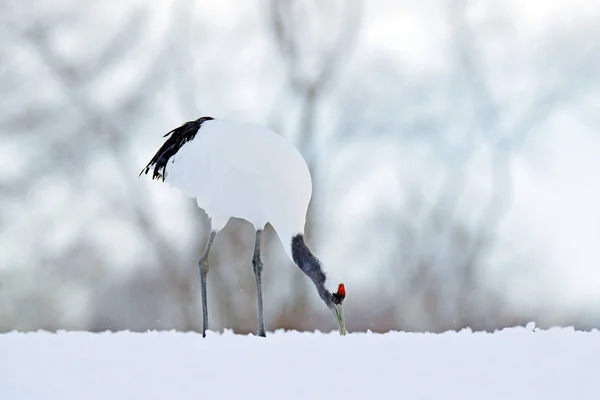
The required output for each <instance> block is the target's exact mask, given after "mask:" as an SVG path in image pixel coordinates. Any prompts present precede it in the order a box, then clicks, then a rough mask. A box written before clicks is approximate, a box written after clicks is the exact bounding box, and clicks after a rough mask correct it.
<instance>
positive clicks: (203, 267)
mask: <svg viewBox="0 0 600 400" xmlns="http://www.w3.org/2000/svg"><path fill="white" fill-rule="evenodd" d="M216 234H217V232H216V231H213V230H211V231H210V236H209V237H208V242H207V243H206V246H205V247H204V251H203V252H202V255H201V256H200V261H198V267H199V268H200V287H201V290H202V337H206V330H207V329H208V305H207V301H206V274H208V269H209V267H210V266H209V265H208V253H209V252H210V247H211V246H212V243H213V240H214V239H215V235H216Z"/></svg>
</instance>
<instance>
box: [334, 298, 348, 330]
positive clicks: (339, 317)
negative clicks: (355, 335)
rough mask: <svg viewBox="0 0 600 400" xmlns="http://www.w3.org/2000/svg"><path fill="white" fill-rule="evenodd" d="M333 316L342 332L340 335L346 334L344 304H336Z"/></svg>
mask: <svg viewBox="0 0 600 400" xmlns="http://www.w3.org/2000/svg"><path fill="white" fill-rule="evenodd" d="M333 315H334V317H335V320H336V322H337V323H338V327H339V330H340V335H342V336H343V335H345V334H346V321H345V320H344V312H343V310H342V304H336V305H335V306H334V307H333Z"/></svg>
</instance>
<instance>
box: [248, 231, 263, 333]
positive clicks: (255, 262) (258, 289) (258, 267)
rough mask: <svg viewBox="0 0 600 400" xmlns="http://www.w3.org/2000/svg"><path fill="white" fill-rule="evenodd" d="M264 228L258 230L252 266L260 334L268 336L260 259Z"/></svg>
mask: <svg viewBox="0 0 600 400" xmlns="http://www.w3.org/2000/svg"><path fill="white" fill-rule="evenodd" d="M261 235H262V229H259V230H257V231H256V241H255V242H254V256H253V257H252V266H253V267H254V277H255V278H256V292H257V293H258V336H263V337H266V336H267V335H266V334H265V323H264V320H263V299H262V278H261V277H262V270H263V263H262V260H261V259H260V236H261Z"/></svg>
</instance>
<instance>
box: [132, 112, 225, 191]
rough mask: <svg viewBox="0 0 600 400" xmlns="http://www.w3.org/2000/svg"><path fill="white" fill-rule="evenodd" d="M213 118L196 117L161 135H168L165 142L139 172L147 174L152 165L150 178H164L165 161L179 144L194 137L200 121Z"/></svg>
mask: <svg viewBox="0 0 600 400" xmlns="http://www.w3.org/2000/svg"><path fill="white" fill-rule="evenodd" d="M212 119H214V118H212V117H202V118H198V119H197V120H195V121H188V122H186V123H185V124H183V125H181V126H180V127H178V128H175V129H173V130H172V131H170V132H168V133H167V134H165V135H164V136H163V137H167V136H170V137H169V138H168V139H167V140H166V141H165V143H164V144H163V145H162V146H161V147H160V149H158V151H157V152H156V154H155V155H154V157H152V159H151V160H150V162H149V163H148V165H146V166H145V167H144V169H142V171H141V172H140V175H138V176H141V175H142V174H148V172H149V171H150V169H151V168H152V167H154V172H153V173H152V179H156V180H158V179H161V178H162V180H163V182H164V180H165V174H166V171H165V168H166V167H167V162H168V161H169V159H170V158H171V157H173V156H174V155H175V154H177V152H178V151H179V149H180V148H181V146H183V145H184V144H186V143H187V142H189V141H190V140H192V139H194V137H196V133H198V130H199V129H200V127H201V126H202V123H204V122H205V121H210V120H212Z"/></svg>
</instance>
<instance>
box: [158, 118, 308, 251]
mask: <svg viewBox="0 0 600 400" xmlns="http://www.w3.org/2000/svg"><path fill="white" fill-rule="evenodd" d="M165 181H166V182H167V183H168V184H169V185H171V186H173V187H176V188H178V189H180V190H181V191H182V192H184V193H185V194H187V195H188V196H190V197H194V198H196V201H197V203H198V206H199V207H200V208H202V209H204V211H205V212H206V213H207V214H208V215H209V216H210V218H211V225H212V229H213V230H216V231H219V230H221V229H223V228H224V227H225V225H226V224H227V222H228V220H229V219H230V218H231V217H236V218H242V219H245V220H246V221H248V222H250V223H252V224H253V225H254V228H255V229H257V230H259V229H263V228H264V226H265V225H266V224H267V222H269V223H270V224H271V225H272V226H273V228H274V229H275V231H276V232H277V234H278V236H279V237H280V239H281V241H282V244H283V246H284V247H285V249H286V251H287V253H288V255H289V257H290V259H292V255H291V248H290V243H289V240H290V238H291V237H292V236H294V235H296V234H298V233H303V232H304V225H305V222H306V213H307V211H308V204H309V202H310V198H311V194H312V183H311V176H310V172H309V169H308V166H307V165H306V162H305V161H304V158H303V157H302V155H301V154H300V153H299V152H298V150H297V149H296V148H295V147H294V146H293V145H292V144H291V143H290V142H289V141H288V140H287V139H285V138H283V137H282V136H280V135H278V134H277V133H275V132H273V131H271V130H269V129H266V128H263V127H260V126H256V125H252V124H247V123H239V122H233V121H223V120H209V121H206V122H204V123H203V124H202V128H201V130H200V131H199V132H198V134H197V135H196V136H195V137H194V139H193V140H191V141H189V142H187V143H186V144H184V145H183V146H182V147H181V149H179V151H178V152H177V153H176V154H175V155H174V156H173V157H172V158H171V160H170V161H169V163H168V165H167V173H166V176H165ZM292 261H293V259H292Z"/></svg>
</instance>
